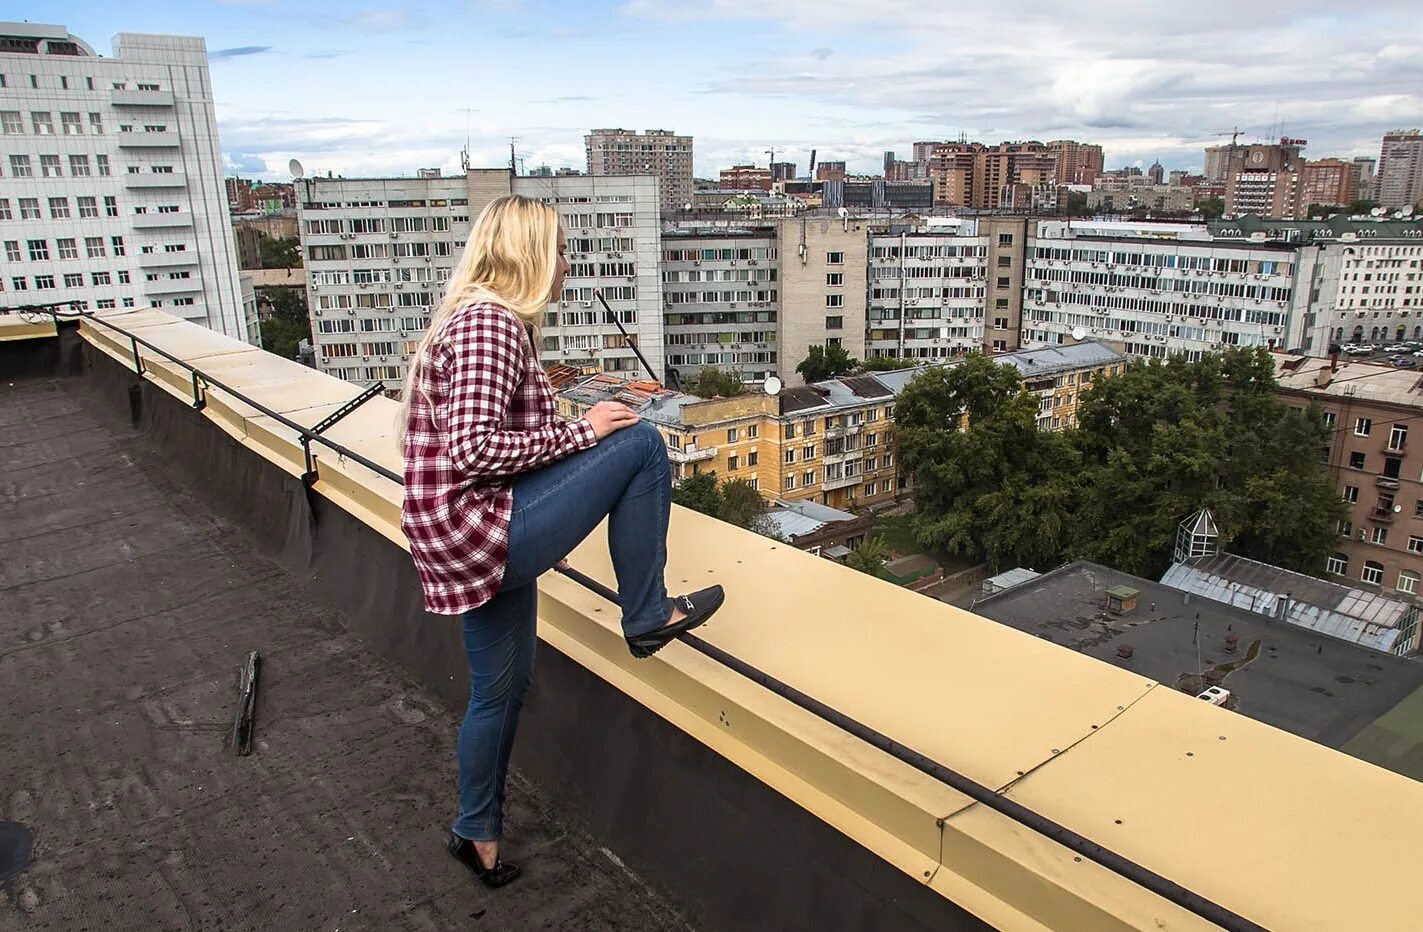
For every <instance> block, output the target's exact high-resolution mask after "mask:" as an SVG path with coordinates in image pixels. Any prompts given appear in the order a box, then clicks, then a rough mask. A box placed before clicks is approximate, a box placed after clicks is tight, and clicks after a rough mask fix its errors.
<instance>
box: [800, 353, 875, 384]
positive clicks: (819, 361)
mask: <svg viewBox="0 0 1423 932" xmlns="http://www.w3.org/2000/svg"><path fill="white" fill-rule="evenodd" d="M859 366H860V362H859V360H857V359H856V358H855V357H853V356H851V355H850V353H849V351H848V350H846V349H845V347H843V346H840V345H839V344H832V345H830V346H812V347H811V348H810V352H809V353H808V354H807V355H806V357H805V358H804V359H802V360H801V361H800V363H799V364H798V365H797V366H796V367H795V371H796V372H797V373H799V374H800V377H801V378H803V379H805V382H806V384H807V385H809V384H810V383H812V382H824V381H825V380H826V379H833V378H835V377H837V376H841V375H848V374H849V373H851V372H854V371H855V370H856V369H858V368H859Z"/></svg>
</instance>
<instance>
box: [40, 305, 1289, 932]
mask: <svg viewBox="0 0 1423 932" xmlns="http://www.w3.org/2000/svg"><path fill="white" fill-rule="evenodd" d="M56 307H57V306H45V308H46V309H47V311H48V314H52V315H53V316H54V319H55V323H56V326H58V322H59V321H60V320H62V319H77V318H80V317H82V318H83V319H84V320H87V321H89V322H91V323H94V324H98V325H101V326H103V327H106V328H108V329H109V330H111V331H113V332H115V333H119V334H122V335H123V336H125V337H127V338H128V340H129V341H130V346H131V347H132V350H133V356H134V370H135V373H136V374H137V375H139V376H140V377H142V376H143V375H144V372H145V370H144V368H143V362H142V357H141V356H140V354H139V352H138V348H139V347H140V346H141V347H143V348H145V349H147V350H149V351H150V352H153V353H156V354H158V355H159V356H161V357H162V358H164V359H166V360H168V361H169V362H172V363H174V364H175V365H178V366H180V367H181V368H183V369H184V370H185V371H187V372H188V373H189V374H190V376H191V378H192V385H193V395H194V400H193V407H194V408H196V409H199V410H201V409H202V408H203V407H204V405H205V404H206V388H207V387H212V388H216V389H218V390H220V391H222V392H224V393H225V394H227V395H229V396H231V397H232V398H234V399H236V400H238V401H240V402H242V403H243V404H246V405H248V406H250V407H252V408H253V409H255V410H257V411H259V412H261V413H262V414H265V415H266V416H267V417H270V418H272V419H273V420H275V421H277V422H278V423H280V424H282V425H283V426H285V427H287V428H289V429H290V430H292V431H294V432H296V433H297V434H299V435H300V436H301V442H302V450H303V453H304V455H305V457H306V464H307V473H306V474H305V475H303V477H302V478H303V480H304V481H305V482H306V483H307V485H308V487H310V486H311V485H313V484H314V483H315V482H316V481H317V480H318V479H319V476H318V475H317V472H316V464H315V462H314V460H313V458H312V454H311V445H312V444H313V443H315V444H320V445H322V446H325V447H327V448H329V449H330V450H332V451H333V452H335V453H337V454H339V455H340V456H343V457H345V458H347V459H350V460H352V461H354V462H357V463H360V464H361V465H362V466H365V467H366V468H367V469H370V470H371V471H373V472H375V473H376V474H378V475H380V476H382V477H384V478H386V479H389V480H390V481H392V482H395V483H397V484H400V485H403V484H404V482H403V479H402V477H401V476H400V475H399V474H398V473H395V472H394V471H392V470H390V469H387V468H386V467H384V466H381V465H380V464H379V463H376V462H374V461H372V460H370V459H368V458H367V457H364V456H362V455H360V454H359V453H356V452H355V451H354V450H351V449H349V448H347V447H344V446H342V445H341V444H338V443H336V442H334V441H332V440H329V439H327V438H326V437H323V436H322V435H321V431H322V430H325V429H326V428H327V427H329V426H330V425H331V424H332V423H335V421H337V420H339V419H340V418H341V417H344V416H345V415H346V414H349V413H350V412H351V411H354V410H355V409H356V408H357V407H359V406H360V405H361V404H363V403H364V402H365V401H367V400H369V399H370V398H371V397H374V396H375V394H378V393H379V391H378V390H376V391H373V390H372V389H374V388H375V386H372V388H368V389H366V390H365V391H363V392H361V393H360V394H359V395H357V396H356V397H355V398H353V399H352V400H351V401H350V402H348V403H347V404H346V405H345V406H343V407H342V408H341V409H339V410H338V411H336V412H334V413H333V414H332V415H331V416H330V417H328V418H326V419H325V420H323V421H322V422H321V423H319V424H317V425H315V426H314V427H305V426H303V425H301V424H298V423H296V422H295V421H292V420H291V419H290V418H287V417H286V416H284V415H282V414H280V413H278V412H276V411H273V410H272V409H271V408H269V407H267V406H266V405H263V404H261V403H260V402H257V401H254V400H253V399H251V398H249V397H247V396H246V395H243V394H242V393H241V392H239V391H237V390H236V389H233V388H231V387H229V386H227V385H224V384H223V383H222V382H220V381H218V380H217V379H214V378H212V377H210V376H208V375H207V374H205V373H204V372H202V370H200V369H198V368H197V367H196V366H193V365H191V364H189V363H187V362H185V361H183V360H181V359H179V358H177V357H175V356H174V355H173V354H171V353H169V352H167V351H165V350H162V349H160V348H159V347H157V346H154V345H153V344H152V343H151V342H149V341H147V340H144V339H143V338H142V337H139V336H136V335H135V334H133V333H130V332H129V331H127V330H124V329H123V328H122V327H120V326H118V325H117V324H114V323H112V322H111V321H107V320H104V319H103V318H100V317H96V316H94V315H93V314H90V313H62V312H59V311H58V310H57V309H55V308H56ZM377 385H379V383H377ZM555 569H556V571H557V572H559V573H561V574H562V575H564V576H566V577H568V578H569V579H571V580H572V581H574V582H576V583H578V584H579V585H581V586H583V587H584V588H585V589H588V590H589V591H590V592H593V593H595V594H596V595H598V596H601V597H602V598H604V599H606V600H608V601H609V602H611V603H613V604H614V605H621V604H622V603H621V600H620V599H619V597H618V594H617V592H615V591H614V590H612V589H610V588H609V587H607V586H605V585H603V584H602V583H600V582H598V581H597V580H596V579H593V578H592V577H591V576H588V575H586V574H584V573H580V572H579V571H577V570H575V569H573V568H571V567H569V568H555ZM679 639H680V640H681V641H682V642H683V643H685V644H686V645H687V646H688V647H690V648H691V649H693V650H695V651H697V652H698V653H700V654H702V655H703V656H705V657H707V658H709V659H711V660H713V661H715V662H716V663H719V664H721V665H723V666H725V667H727V668H728V669H730V670H733V671H735V672H736V673H738V674H740V675H741V676H743V677H745V678H746V679H748V680H751V681H752V682H753V683H756V684H757V685H759V686H761V687H763V688H764V689H766V690H768V691H769V692H771V693H774V694H775V695H777V696H779V697H781V698H782V699H785V700H787V701H788V702H790V703H792V704H793V705H795V706H797V707H798V708H800V709H802V710H804V711H805V712H808V713H810V714H811V715H814V716H815V717H817V718H819V719H821V720H822V721H825V722H827V723H829V724H831V725H833V726H835V727H837V728H839V729H841V730H842V731H845V732H847V733H848V734H851V735H853V736H855V737H856V738H859V739H860V740H862V741H864V742H865V743H866V744H869V745H871V746H872V747H875V748H877V749H879V750H880V751H882V752H884V753H885V754H888V755H890V756H891V757H893V758H895V759H896V760H899V761H901V762H902V763H904V764H907V765H908V766H910V767H912V768H914V769H915V770H917V771H919V772H920V773H923V774H925V775H927V776H929V777H932V778H933V779H935V780H937V781H939V782H941V783H943V784H944V785H946V786H948V787H950V788H951V789H953V790H955V791H957V792H959V793H962V794H963V795H965V796H967V797H968V798H970V799H972V800H973V801H974V802H977V803H979V804H981V805H983V806H986V807H988V808H989V809H992V810H993V811H994V812H997V813H999V814H1000V815H1003V816H1006V817H1007V818H1009V819H1011V820H1013V821H1014V822H1016V823H1018V824H1019V825H1022V826H1024V827H1026V828H1029V829H1031V830H1032V831H1034V832H1036V833H1038V834H1040V835H1042V836H1043V837H1045V838H1049V839H1051V840H1053V841H1055V842H1057V843H1058V844H1060V845H1062V846H1063V847H1064V848H1067V849H1068V850H1069V851H1072V852H1073V853H1074V854H1076V855H1078V856H1079V857H1082V858H1086V859H1088V860H1090V861H1093V862H1095V863H1097V864H1099V865H1101V866H1102V867H1105V868H1106V869H1107V870H1109V871H1112V872H1113V873H1115V874H1117V875H1118V876H1120V877H1123V878H1125V879H1127V880H1129V881H1131V882H1132V883H1135V884H1136V885H1138V886H1140V887H1142V888H1143V889H1145V890H1149V891H1151V892H1152V893H1154V894H1156V895H1157V896H1160V897H1162V898H1163V899H1166V900H1168V901H1170V902H1172V903H1174V904H1176V905H1177V906H1180V907H1181V908H1182V909H1185V910H1187V911H1188V912H1191V913H1194V914H1195V915H1197V916H1200V917H1201V918H1203V919H1206V920H1208V921H1209V922H1212V923H1214V924H1216V925H1217V926H1220V927H1221V928H1223V929H1229V930H1231V932H1265V930H1264V928H1263V927H1262V926H1260V925H1258V924H1256V923H1254V922H1252V921H1251V920H1249V919H1246V918H1245V917H1244V916H1241V915H1240V914H1238V913H1236V912H1233V911H1232V910H1229V909H1227V908H1225V907H1224V906H1221V905H1220V904H1218V903H1215V902H1213V901H1212V900H1209V899H1207V898H1205V897H1203V896H1201V895H1200V894H1198V893H1195V892H1193V891H1192V890H1189V889H1187V888H1186V887H1183V886H1181V885H1180V884H1178V883H1176V882H1175V881H1173V880H1170V879H1168V878H1166V877H1163V876H1162V875H1160V874H1158V873H1156V872H1155V871H1152V870H1151V869H1149V868H1147V867H1144V866H1142V865H1141V864H1138V863H1136V862H1135V861H1132V860H1130V859H1128V858H1126V857H1124V856H1123V855H1120V854H1117V853H1116V852H1114V851H1112V850H1110V849H1109V848H1106V847H1104V846H1102V845H1099V844H1097V843H1096V842H1094V841H1092V840H1091V839H1089V838H1087V837H1085V836H1083V835H1081V834H1079V833H1077V832H1075V831H1073V830H1072V829H1069V828H1067V827H1066V826H1064V825H1061V824H1059V823H1057V822H1054V821H1053V820H1051V819H1049V818H1048V817H1046V816H1044V815H1042V814H1040V813H1038V812H1037V811H1035V810H1033V809H1030V808H1028V807H1027V806H1024V805H1022V804H1021V803H1018V802H1017V801H1015V800H1012V799H1010V798H1008V797H1007V796H1005V795H1003V794H1002V793H1000V792H999V791H997V790H995V789H993V788H992V787H989V786H985V785H984V784H982V783H979V782H977V781H975V780H973V779H971V778H970V777H967V776H965V775H964V774H961V773H959V772H958V771H956V770H953V769H951V768H949V767H947V766H945V765H944V764H941V763H939V762H938V761H936V760H933V759H932V758H929V757H927V756H925V755H923V754H921V753H919V752H918V751H915V750H914V749H913V748H910V747H906V746H905V745H903V744H901V743H899V742H898V741H895V740H894V739H893V738H891V737H889V736H888V735H886V734H884V733H882V732H879V731H876V730H875V729H873V728H871V727H869V726H868V725H866V724H864V723H863V722H859V721H857V720H855V719H853V718H851V717H850V716H848V715H846V714H844V713H843V712H840V711H839V710H837V709H835V708H832V707H831V706H828V705H826V704H825V703H823V702H821V701H820V700H819V699H816V698H815V697H814V696H811V695H808V694H806V693H804V692H801V691H800V690H798V689H796V688H795V687H794V686H791V685H790V684H789V683H786V682H784V681H782V680H779V679H777V678H776V677H774V676H771V675H770V674H769V673H766V672H765V671H763V670H760V669H758V668H756V667H755V666H752V665H751V664H749V663H747V662H746V661H744V660H742V659H741V658H739V657H736V656H735V655H733V654H730V653H728V652H726V651H724V650H722V649H721V648H719V647H716V646H715V645H712V644H709V643H707V642H706V641H704V640H702V639H701V638H699V637H697V636H695V635H693V634H689V633H688V634H682V635H681V636H680V638H679ZM937 824H938V827H939V828H940V829H941V830H942V829H943V828H944V827H945V824H946V823H945V820H944V819H939V820H938V823H937Z"/></svg>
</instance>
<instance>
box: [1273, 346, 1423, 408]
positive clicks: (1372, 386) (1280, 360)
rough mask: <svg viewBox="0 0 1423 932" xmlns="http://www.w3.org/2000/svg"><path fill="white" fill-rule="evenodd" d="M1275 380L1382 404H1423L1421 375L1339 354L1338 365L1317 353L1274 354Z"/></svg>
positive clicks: (1320, 393) (1301, 388)
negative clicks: (1351, 360)
mask: <svg viewBox="0 0 1423 932" xmlns="http://www.w3.org/2000/svg"><path fill="white" fill-rule="evenodd" d="M1271 355H1272V356H1273V357H1274V360H1275V380H1276V381H1277V382H1278V383H1279V385H1280V387H1281V388H1283V389H1288V390H1289V391H1296V392H1303V393H1305V394H1308V395H1318V396H1319V397H1321V398H1348V399H1350V400H1352V401H1374V402H1381V403H1384V404H1394V405H1404V406H1406V407H1411V408H1417V407H1423V374H1420V372H1419V370H1417V369H1400V368H1395V367H1394V366H1388V365H1380V364H1379V363H1375V362H1350V361H1349V357H1348V356H1340V357H1339V360H1338V363H1337V365H1331V363H1330V361H1329V360H1328V359H1323V358H1320V357H1317V356H1297V355H1295V354H1292V353H1273V354H1271Z"/></svg>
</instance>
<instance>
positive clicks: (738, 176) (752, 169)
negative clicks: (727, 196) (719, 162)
mask: <svg viewBox="0 0 1423 932" xmlns="http://www.w3.org/2000/svg"><path fill="white" fill-rule="evenodd" d="M720 187H721V189H722V190H723V191H769V190H771V170H770V169H769V168H757V167H756V166H755V165H733V166H731V167H730V168H723V169H722V170H721V180H720Z"/></svg>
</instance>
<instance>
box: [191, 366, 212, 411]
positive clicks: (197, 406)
mask: <svg viewBox="0 0 1423 932" xmlns="http://www.w3.org/2000/svg"><path fill="white" fill-rule="evenodd" d="M192 374H193V409H194V410H196V411H201V410H202V409H203V408H206V407H207V406H208V390H207V385H206V384H205V383H203V382H202V381H201V380H200V379H199V378H198V370H196V369H193V370H192Z"/></svg>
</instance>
